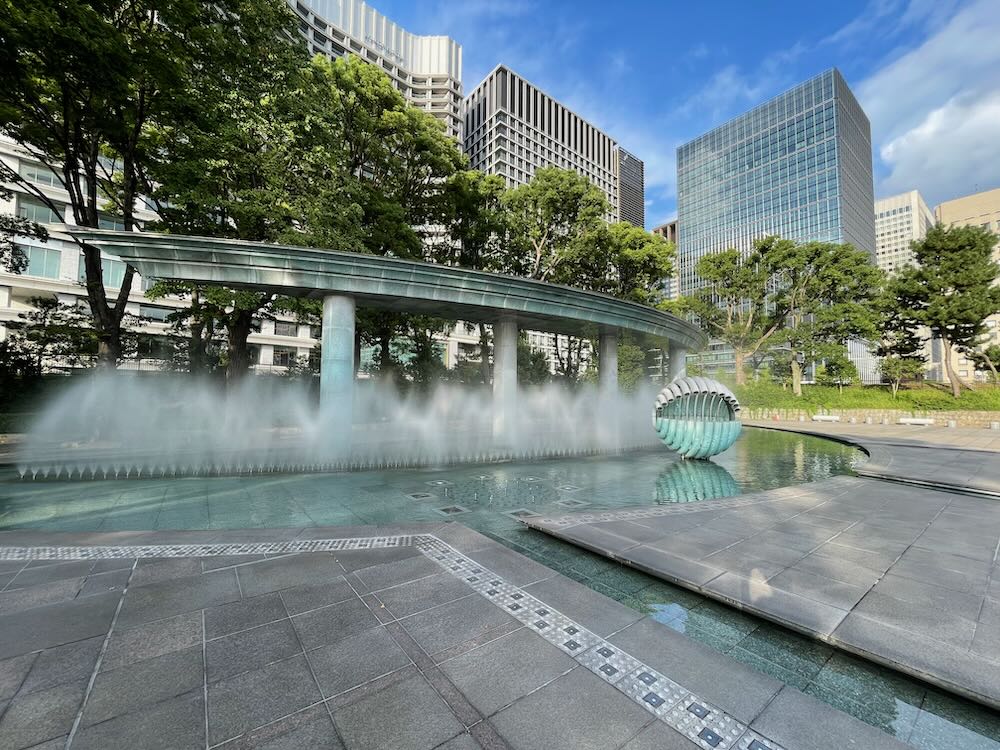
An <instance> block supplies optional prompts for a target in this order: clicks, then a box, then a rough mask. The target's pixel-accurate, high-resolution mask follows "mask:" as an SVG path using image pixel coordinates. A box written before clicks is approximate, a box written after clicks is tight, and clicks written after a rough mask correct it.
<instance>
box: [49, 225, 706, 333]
mask: <svg viewBox="0 0 1000 750" xmlns="http://www.w3.org/2000/svg"><path fill="white" fill-rule="evenodd" d="M67 231H69V232H70V233H71V234H73V235H74V236H75V237H76V238H78V239H80V240H83V241H84V242H86V243H88V244H90V245H94V246H96V247H99V248H100V249H101V250H103V251H105V252H107V253H108V254H109V255H114V256H117V257H119V258H121V259H122V260H124V261H126V262H128V263H130V264H131V265H133V266H134V267H135V268H136V270H137V271H138V272H139V273H140V274H141V275H143V276H145V277H147V278H160V279H177V280H181V281H190V282H195V283H201V284H219V285H223V286H231V287H242V288H254V289H266V290H270V291H274V292H278V293H281V294H288V295H295V296H304V297H322V296H325V295H327V294H348V295H351V296H353V297H355V298H356V299H357V301H358V304H360V305H362V306H367V307H377V308H381V309H386V310H395V311H398V312H411V313H421V314H426V315H435V316H439V317H442V318H448V319H453V320H466V321H470V322H492V321H495V320H496V319H497V318H498V317H502V316H503V315H513V316H516V318H517V321H518V325H519V326H520V327H521V328H527V329H531V330H539V331H549V332H552V333H566V334H592V333H593V332H594V329H595V328H596V329H597V330H599V331H613V330H626V331H637V332H641V333H647V334H652V335H655V336H662V337H664V338H667V339H670V340H671V341H676V342H678V343H680V344H682V345H684V346H686V347H687V348H688V349H698V348H701V347H702V346H703V345H704V342H705V336H704V334H703V333H702V332H701V331H700V330H699V329H698V328H696V327H695V326H693V325H691V324H690V323H687V322H686V321H683V320H681V319H680V318H677V317H675V316H673V315H670V314H669V313H665V312H661V311H659V310H655V309H653V308H650V307H646V306H644V305H639V304H636V303H634V302H625V301H623V300H619V299H615V298H614V297H610V296H608V295H605V294H598V293H596V292H587V291H583V290H581V289H574V288H572V287H568V286H562V285H559V284H548V283H545V282H541V281H534V280H530V279H523V278H518V277H514V276H504V275H500V274H492V273H484V272H482V271H473V270H469V269H466V268H458V267H455V266H443V265H438V264H435V263H420V262H414V261H409V260H400V259H398V258H391V257H383V256H378V255H361V254H358V253H347V252H342V251H339V250H326V249H317V248H304V247H296V246H288V245H271V244H267V243H261V242H246V241H241V240H224V239H214V238H206V237H185V236H182V235H167V234H153V233H150V232H112V231H104V230H98V229H81V228H73V227H69V228H67Z"/></svg>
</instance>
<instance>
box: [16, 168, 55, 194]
mask: <svg viewBox="0 0 1000 750" xmlns="http://www.w3.org/2000/svg"><path fill="white" fill-rule="evenodd" d="M18 172H19V173H20V174H21V177H23V178H24V179H26V180H29V181H31V182H35V183H38V184H39V185H48V186H49V187H59V188H61V187H62V182H60V181H59V177H58V176H57V175H56V173H55V172H53V171H52V170H51V169H49V168H48V167H43V166H41V165H40V164H28V163H26V162H22V163H21V166H20V168H19V169H18Z"/></svg>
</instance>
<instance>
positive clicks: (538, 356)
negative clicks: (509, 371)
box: [517, 331, 552, 385]
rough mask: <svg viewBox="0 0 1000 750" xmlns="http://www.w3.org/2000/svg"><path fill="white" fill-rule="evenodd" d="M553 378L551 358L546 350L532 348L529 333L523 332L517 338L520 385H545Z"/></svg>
mask: <svg viewBox="0 0 1000 750" xmlns="http://www.w3.org/2000/svg"><path fill="white" fill-rule="evenodd" d="M551 378H552V375H551V373H550V372H549V359H548V357H546V356H545V352H543V351H541V350H539V349H532V348H531V344H529V343H528V334H527V333H525V332H523V331H522V332H521V334H520V335H519V336H518V339H517V382H518V384H519V385H543V384H545V383H548V382H549V380H550V379H551Z"/></svg>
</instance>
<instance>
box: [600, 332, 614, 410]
mask: <svg viewBox="0 0 1000 750" xmlns="http://www.w3.org/2000/svg"><path fill="white" fill-rule="evenodd" d="M597 357H598V366H599V369H598V371H597V375H598V383H599V385H600V390H601V395H602V396H613V395H614V394H616V393H618V332H617V331H608V332H605V333H602V334H601V335H600V337H599V338H598V353H597Z"/></svg>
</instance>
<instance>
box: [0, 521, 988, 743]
mask: <svg viewBox="0 0 1000 750" xmlns="http://www.w3.org/2000/svg"><path fill="white" fill-rule="evenodd" d="M751 507H752V506H751ZM280 532H282V533H276V534H275V537H276V538H275V540H274V541H273V542H267V541H266V537H265V536H264V535H261V534H256V535H253V536H252V540H251V541H248V542H246V543H244V542H243V541H241V539H242V535H241V532H240V531H238V530H232V531H220V532H213V533H212V534H202V533H198V532H174V533H167V532H158V533H157V534H156V535H153V534H141V533H138V534H137V533H129V534H121V535H113V534H112V535H102V536H101V537H100V538H95V537H94V535H90V534H79V535H71V534H51V535H48V537H46V536H45V535H35V536H33V537H32V538H30V540H28V539H24V540H22V543H20V544H17V543H16V541H15V539H16V538H15V537H14V536H12V535H3V537H2V538H0V544H2V545H6V546H0V562H2V563H3V564H4V565H5V566H9V567H10V569H12V570H14V571H15V578H14V580H15V581H16V579H17V577H20V576H22V575H24V574H26V575H24V578H23V579H22V582H23V585H21V586H19V587H15V588H10V587H9V586H8V591H11V592H14V591H22V590H23V591H30V590H31V589H33V588H36V587H45V586H50V585H51V584H52V583H53V582H58V581H63V580H73V581H76V580H77V579H82V584H81V585H80V586H79V587H78V588H77V590H76V593H75V594H74V595H73V596H72V597H69V598H63V599H57V600H56V601H50V600H49V599H48V598H47V597H44V596H42V597H32V596H23V597H21V598H19V599H13V598H12V599H11V600H10V601H11V602H12V603H11V605H10V607H11V609H10V610H9V611H6V612H3V613H0V653H2V654H3V656H2V659H0V747H3V748H4V749H5V750H7V748H10V750H21V749H22V748H35V747H44V748H49V747H52V748H54V747H61V748H100V749H101V750H114V749H115V748H130V749H134V748H160V747H162V748H167V747H169V748H188V747H190V748H203V749H205V748H228V749H230V750H235V749H236V748H265V747H266V748H271V749H272V750H274V749H276V748H306V747H308V748H329V749H331V750H332V749H335V748H336V749H342V748H350V749H353V748H358V749H361V748H371V749H372V750H375V749H381V748H400V749H407V748H414V749H417V750H419V749H421V748H425V749H426V750H430V749H431V748H441V749H442V750H470V749H475V748H496V749H502V748H539V749H542V748H545V749H546V750H548V749H550V748H573V749H574V750H579V749H581V748H594V749H595V750H598V749H600V750H603V749H604V748H630V750H638V749H640V748H652V747H656V748H699V747H700V748H723V749H726V748H739V750H782V749H785V750H792V749H793V748H802V749H803V750H806V749H809V748H821V747H848V746H850V747H864V748H872V749H873V750H879V749H880V748H900V747H904V746H903V745H902V744H900V743H899V742H898V741H896V740H895V739H893V738H892V737H890V736H889V735H888V734H885V733H883V732H880V731H878V730H875V729H873V728H872V727H870V726H868V725H867V724H864V723H862V722H860V721H859V720H857V719H855V718H853V717H851V716H849V715H847V714H844V713H841V712H840V711H838V710H836V709H834V708H832V707H830V706H828V705H826V704H825V703H822V702H820V701H819V700H817V699H816V698H813V697H811V696H808V695H805V694H802V693H799V692H798V691H796V690H795V689H794V688H791V687H788V686H786V685H785V684H784V683H782V682H779V681H778V680H775V679H773V678H770V677H767V676H765V675H762V674H760V673H759V672H757V671H755V670H753V669H751V668H749V667H747V666H744V665H743V664H741V663H739V662H738V661H736V660H734V659H732V658H730V657H728V656H726V655H723V654H720V653H718V652H717V651H715V650H713V649H711V648H709V647H707V646H705V645H703V644H700V643H697V642H695V641H693V640H691V639H689V638H687V637H686V636H683V635H681V634H679V633H677V632H676V631H675V630H672V629H670V628H668V627H666V626H664V625H662V624H661V623H659V622H657V621H656V620H654V619H652V618H651V617H648V616H642V615H640V614H639V613H638V612H635V611H634V610H631V609H628V608H626V607H623V606H622V605H620V604H618V603H617V602H614V601H612V600H610V599H607V598H605V597H604V596H603V595H601V594H599V593H596V592H594V591H592V590H590V589H587V588H584V587H582V586H580V584H578V583H576V582H574V581H572V580H570V579H568V578H565V577H564V576H562V575H561V574H558V573H555V572H554V571H552V570H549V569H548V568H546V567H545V566H542V565H539V564H538V563H536V562H533V561H531V560H529V559H527V558H522V557H521V556H520V555H518V554H516V553H513V552H511V551H510V550H509V549H507V548H506V547H503V546H501V545H500V544H498V543H497V542H495V541H493V540H490V539H488V538H487V537H485V536H481V535H479V534H477V533H475V532H473V531H471V530H469V529H467V528H464V527H462V526H460V525H458V524H454V523H446V524H433V525H423V526H408V527H385V528H372V527H365V528H347V527H338V528H336V529H316V528H311V529H308V530H297V531H295V532H288V533H284V532H286V530H280ZM292 542H295V544H292ZM140 553H141V554H140ZM112 561H114V562H112ZM918 562H920V561H918ZM109 568H112V569H113V570H125V571H127V573H128V575H127V576H126V577H125V580H124V581H121V580H119V579H120V578H121V576H118V577H116V578H115V581H114V583H113V584H112V585H106V583H105V581H106V579H101V583H100V585H95V586H93V587H90V588H88V586H87V583H88V581H89V580H90V579H91V578H93V577H99V576H106V575H107V574H108V573H109V572H112V570H109ZM76 585H77V584H76V583H74V584H73V586H76ZM990 617H991V618H993V620H991V621H995V619H996V617H997V613H996V612H995V611H993V610H990Z"/></svg>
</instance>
